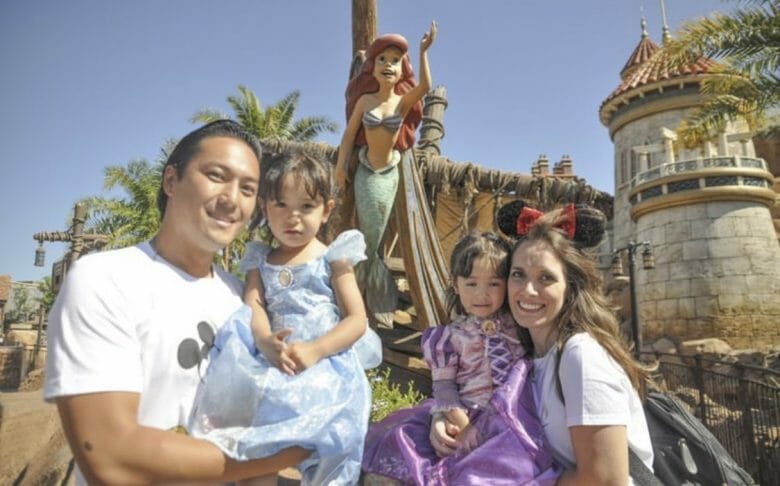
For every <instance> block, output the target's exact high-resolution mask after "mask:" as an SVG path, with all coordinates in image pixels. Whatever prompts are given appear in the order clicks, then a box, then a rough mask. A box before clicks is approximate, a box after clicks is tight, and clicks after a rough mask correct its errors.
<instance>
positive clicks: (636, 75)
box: [599, 22, 716, 123]
mask: <svg viewBox="0 0 780 486" xmlns="http://www.w3.org/2000/svg"><path fill="white" fill-rule="evenodd" d="M642 27H643V31H642V38H641V39H640V41H639V44H637V46H636V48H635V49H634V51H633V52H632V53H631V56H630V57H629V58H628V61H626V64H625V65H624V66H623V69H622V70H621V71H620V77H621V83H620V85H619V86H618V87H617V88H615V90H614V91H612V93H610V94H609V96H607V98H606V99H605V100H604V101H603V102H602V103H601V107H600V109H599V111H600V112H602V121H603V122H604V123H606V122H605V121H604V120H605V119H604V116H603V115H604V113H603V110H604V108H605V107H606V106H607V105H608V104H610V101H612V100H614V99H615V98H617V97H619V96H620V95H622V94H624V93H627V92H629V91H632V90H634V89H636V88H641V87H643V86H648V87H649V86H650V85H653V86H652V87H651V88H650V89H655V88H656V86H655V85H657V84H659V83H660V84H662V85H667V84H673V82H674V81H676V80H677V79H680V78H688V77H691V76H698V75H704V74H708V73H710V72H712V70H713V67H715V66H716V63H715V61H713V60H712V59H710V58H708V57H700V58H699V59H697V60H696V61H694V62H692V63H690V64H687V65H685V66H682V67H680V66H678V65H676V64H675V63H673V62H672V59H671V57H670V56H669V54H668V51H667V50H666V49H664V47H663V46H661V47H659V46H658V45H657V44H656V43H655V42H653V40H652V39H651V38H650V36H648V35H647V31H646V30H645V28H644V27H645V26H644V22H643V24H642ZM665 37H666V38H667V40H668V37H669V36H668V34H665ZM665 43H666V42H664V44H665ZM665 81H669V82H668V83H667V82H665ZM608 111H610V112H611V111H613V110H608Z"/></svg>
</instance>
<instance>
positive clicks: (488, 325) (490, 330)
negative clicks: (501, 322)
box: [482, 319, 497, 336]
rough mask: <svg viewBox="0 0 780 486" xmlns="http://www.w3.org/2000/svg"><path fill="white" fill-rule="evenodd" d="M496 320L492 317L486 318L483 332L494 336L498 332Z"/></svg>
mask: <svg viewBox="0 0 780 486" xmlns="http://www.w3.org/2000/svg"><path fill="white" fill-rule="evenodd" d="M496 329H497V326H496V321H494V320H492V319H485V320H484V321H482V332H484V333H485V336H492V335H494V334H495V333H496Z"/></svg>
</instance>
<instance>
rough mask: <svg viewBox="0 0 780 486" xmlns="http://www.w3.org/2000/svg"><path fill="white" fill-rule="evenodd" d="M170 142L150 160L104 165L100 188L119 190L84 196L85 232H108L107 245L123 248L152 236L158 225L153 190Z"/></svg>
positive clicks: (155, 192)
mask: <svg viewBox="0 0 780 486" xmlns="http://www.w3.org/2000/svg"><path fill="white" fill-rule="evenodd" d="M174 145H175V143H174V142H173V141H168V142H167V143H166V144H165V147H163V148H162V149H161V151H160V156H159V157H158V159H157V160H156V161H155V162H154V163H149V162H148V161H146V160H145V159H136V160H132V161H130V162H128V163H127V165H126V166H116V165H112V166H109V167H106V169H105V176H104V179H103V189H104V190H106V191H112V190H114V189H121V190H122V193H123V194H122V195H120V196H115V197H105V196H94V197H89V198H86V199H84V201H83V202H84V203H85V204H86V205H87V211H88V218H87V222H86V225H85V232H93V233H100V234H103V235H106V236H108V243H107V245H106V247H107V248H123V247H126V246H132V245H135V244H137V243H139V242H141V241H145V240H148V239H150V238H152V237H153V236H154V235H155V234H156V233H157V230H158V229H159V227H160V212H159V211H158V210H157V192H158V190H159V188H160V180H161V178H162V169H163V166H164V164H165V160H166V159H167V158H168V154H169V153H170V151H171V150H172V149H173V146H174Z"/></svg>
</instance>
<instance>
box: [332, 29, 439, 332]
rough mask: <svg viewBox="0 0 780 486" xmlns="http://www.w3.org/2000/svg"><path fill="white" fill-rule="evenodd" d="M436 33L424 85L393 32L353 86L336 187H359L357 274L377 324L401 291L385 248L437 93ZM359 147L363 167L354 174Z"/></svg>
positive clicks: (424, 59) (377, 45)
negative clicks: (403, 175)
mask: <svg viewBox="0 0 780 486" xmlns="http://www.w3.org/2000/svg"><path fill="white" fill-rule="evenodd" d="M436 28H437V26H436V22H432V23H431V29H430V30H429V31H428V32H426V33H425V35H423V37H422V40H421V41H420V83H419V84H417V83H416V82H415V79H414V72H413V70H412V65H411V62H410V61H409V56H408V54H407V51H408V49H409V46H408V44H407V42H406V39H405V38H404V37H403V36H400V35H398V34H387V35H383V36H381V37H378V38H377V39H376V40H374V42H373V43H372V44H371V46H370V47H369V48H368V50H367V51H366V60H365V62H364V63H363V66H362V68H361V70H360V72H359V74H358V75H357V76H355V77H354V78H353V79H352V80H351V81H350V82H349V85H348V86H347V119H348V122H347V128H346V129H345V131H344V135H343V136H342V139H341V145H340V146H339V153H338V160H337V162H336V184H337V185H338V186H339V188H341V189H342V190H343V189H344V188H345V187H346V185H347V184H348V183H350V182H351V183H352V186H353V187H352V189H351V190H353V191H354V196H355V208H356V212H357V223H358V228H359V229H360V230H361V231H362V232H363V234H364V235H365V238H366V246H367V248H366V253H367V254H368V260H367V261H366V262H364V263H363V264H361V265H359V266H358V267H357V269H356V272H357V277H358V282H359V283H360V285H361V286H362V287H363V288H364V289H365V294H366V304H367V306H368V308H369V310H370V311H371V312H372V314H373V317H374V319H375V320H376V321H378V322H379V323H380V324H383V325H391V324H392V317H393V312H394V310H395V306H396V294H397V290H396V286H395V282H394V280H393V278H392V275H391V274H390V272H389V270H388V269H387V267H386V266H385V264H384V262H383V261H382V258H381V257H380V255H379V246H380V244H381V242H382V238H383V236H384V232H385V228H386V227H387V223H388V219H389V218H390V213H391V211H392V209H393V203H394V201H395V197H396V191H397V189H398V180H399V171H398V164H399V162H401V158H402V155H403V154H404V153H405V152H407V151H408V152H411V150H409V149H411V148H412V146H413V144H414V137H415V130H416V129H417V126H418V125H419V124H420V121H421V120H422V97H423V96H424V95H425V94H426V93H427V92H428V90H429V89H430V88H431V72H430V69H429V68H428V54H427V52H428V48H429V47H430V46H431V44H433V41H434V39H435V38H436ZM356 148H357V161H358V164H357V167H356V168H354V169H353V170H349V168H350V167H349V164H351V162H352V159H353V151H354V150H355V149H356ZM352 173H354V176H352V179H353V180H351V181H350V180H349V177H350V176H351V174H352ZM342 194H343V192H342Z"/></svg>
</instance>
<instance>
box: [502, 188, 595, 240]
mask: <svg viewBox="0 0 780 486" xmlns="http://www.w3.org/2000/svg"><path fill="white" fill-rule="evenodd" d="M542 216H544V213H543V212H541V211H539V210H538V209H534V208H531V207H529V206H528V205H526V203H525V201H523V200H522V199H518V200H516V201H512V202H510V203H508V204H505V205H503V206H501V208H500V209H499V210H498V215H497V216H496V223H497V224H498V228H499V229H500V230H501V231H502V232H503V233H504V234H506V235H507V236H511V237H514V238H522V237H523V236H525V235H527V234H528V232H529V231H530V230H531V228H533V226H534V225H535V224H536V222H537V221H538V220H539V218H541V217H542ZM606 223H607V218H606V217H605V216H604V213H602V212H601V211H599V210H598V209H596V208H594V207H592V206H588V205H587V204H576V205H575V204H573V203H569V204H567V205H566V206H564V208H563V210H562V211H561V214H560V215H559V216H558V217H557V218H556V219H555V221H553V223H552V225H553V227H554V228H555V229H557V230H559V231H561V232H562V233H563V234H564V235H566V236H567V237H568V238H569V239H570V240H571V241H572V242H573V243H574V244H575V245H576V246H577V247H579V248H589V247H592V246H596V245H597V244H598V243H599V242H600V241H601V239H602V238H603V237H604V228H605V226H606Z"/></svg>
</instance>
